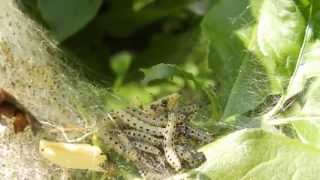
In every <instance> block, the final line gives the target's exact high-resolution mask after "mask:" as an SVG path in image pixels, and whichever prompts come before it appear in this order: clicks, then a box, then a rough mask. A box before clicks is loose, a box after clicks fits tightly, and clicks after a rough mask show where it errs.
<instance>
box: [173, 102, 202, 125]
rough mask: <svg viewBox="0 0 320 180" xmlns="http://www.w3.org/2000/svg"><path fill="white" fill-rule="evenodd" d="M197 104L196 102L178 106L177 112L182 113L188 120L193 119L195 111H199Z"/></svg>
mask: <svg viewBox="0 0 320 180" xmlns="http://www.w3.org/2000/svg"><path fill="white" fill-rule="evenodd" d="M199 108H200V107H199V105H197V104H189V105H185V106H182V107H181V108H178V110H177V113H179V114H184V115H185V116H186V118H187V120H188V121H190V120H193V119H194V118H195V115H196V113H197V112H198V111H199Z"/></svg>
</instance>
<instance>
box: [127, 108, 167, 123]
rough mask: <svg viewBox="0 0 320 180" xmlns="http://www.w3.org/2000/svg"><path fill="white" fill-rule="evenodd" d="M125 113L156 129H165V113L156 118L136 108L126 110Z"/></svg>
mask: <svg viewBox="0 0 320 180" xmlns="http://www.w3.org/2000/svg"><path fill="white" fill-rule="evenodd" d="M126 111H127V112H128V113H130V114H132V115H133V116H135V117H137V118H138V119H139V120H141V121H144V122H146V123H149V124H151V125H153V126H157V127H165V126H166V125H167V122H168V120H167V118H168V117H167V113H165V114H161V115H158V116H155V115H150V114H147V113H145V112H143V111H142V110H140V109H137V108H127V109H126Z"/></svg>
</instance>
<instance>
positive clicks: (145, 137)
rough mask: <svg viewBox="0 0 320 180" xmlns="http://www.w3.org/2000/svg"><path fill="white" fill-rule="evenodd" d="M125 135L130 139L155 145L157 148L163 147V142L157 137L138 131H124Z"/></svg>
mask: <svg viewBox="0 0 320 180" xmlns="http://www.w3.org/2000/svg"><path fill="white" fill-rule="evenodd" d="M123 133H125V134H126V135H127V136H128V137H129V138H132V139H135V140H139V141H144V142H147V143H149V144H152V145H155V146H161V145H162V140H161V139H158V138H156V137H153V136H152V135H150V134H147V133H144V132H140V131H136V130H124V131H123Z"/></svg>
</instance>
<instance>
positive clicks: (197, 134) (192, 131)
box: [184, 125, 213, 144]
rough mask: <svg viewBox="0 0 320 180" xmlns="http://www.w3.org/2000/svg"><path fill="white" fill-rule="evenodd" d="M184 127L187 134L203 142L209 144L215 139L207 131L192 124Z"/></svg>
mask: <svg viewBox="0 0 320 180" xmlns="http://www.w3.org/2000/svg"><path fill="white" fill-rule="evenodd" d="M184 128H185V130H184V133H185V136H187V137H190V138H192V139H195V140H197V141H199V142H200V143H202V144H207V143H210V142H212V141H213V137H212V135H211V134H209V133H207V132H205V131H202V130H200V129H196V128H193V127H191V126H190V125H185V126H184Z"/></svg>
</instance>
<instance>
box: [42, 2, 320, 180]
mask: <svg viewBox="0 0 320 180" xmlns="http://www.w3.org/2000/svg"><path fill="white" fill-rule="evenodd" d="M70 8H71V9H70ZM57 9H59V11H61V13H56V11H57ZM38 11H39V14H41V16H42V17H43V20H44V21H45V22H46V23H47V25H48V26H49V27H51V29H52V33H53V34H54V35H55V36H56V37H57V38H58V40H59V41H60V45H61V47H63V48H65V49H67V50H68V51H71V52H72V53H74V54H75V55H77V56H78V57H79V63H84V64H85V65H86V66H87V67H89V68H88V69H90V71H89V74H90V75H89V76H90V77H89V78H91V79H92V80H93V83H94V84H96V85H101V86H103V87H105V88H106V89H108V90H110V89H109V87H110V84H107V85H106V84H105V83H103V82H104V81H107V82H111V84H113V86H112V88H111V91H112V93H111V94H112V95H108V96H107V97H105V99H104V100H105V101H106V105H105V106H106V109H107V110H109V109H113V108H117V107H122V106H126V105H128V103H130V104H143V103H146V102H150V101H151V100H152V99H153V98H154V97H156V96H162V95H164V94H168V93H171V92H176V91H181V92H187V93H186V95H185V99H192V100H195V101H201V98H199V97H200V96H202V98H203V96H204V97H208V98H207V99H208V101H209V104H210V105H209V106H208V108H207V109H208V112H202V113H203V114H201V117H204V118H199V119H197V120H196V122H195V123H196V124H198V125H200V126H204V127H205V128H207V129H209V130H211V131H213V132H215V131H218V127H219V126H220V125H221V124H223V125H225V126H228V127H232V128H233V130H234V131H235V132H233V133H232V134H230V135H226V134H223V133H221V134H219V136H223V137H222V138H221V139H219V140H218V141H217V142H212V143H211V144H208V145H207V146H205V147H203V148H202V150H203V151H204V152H205V153H206V154H207V158H208V161H207V162H206V163H205V164H203V165H202V166H201V167H200V168H198V169H195V170H192V171H190V172H186V173H184V174H179V175H178V176H191V177H196V176H198V177H201V178H202V177H203V178H209V179H232V178H233V179H250V178H255V179H270V177H272V178H273V179H291V178H292V179H317V177H319V176H320V175H319V173H318V171H319V169H318V166H319V165H320V161H319V159H318V158H317V157H318V155H319V154H318V153H319V149H318V148H319V147H320V133H319V131H320V124H319V122H320V114H319V112H320V106H319V105H320V103H319V102H320V94H319V88H320V87H319V83H320V81H319V75H320V71H319V68H318V67H319V65H320V53H319V52H320V39H319V38H320V26H319V23H320V3H319V2H318V1H316V0H314V1H313V0H300V1H298V0H297V1H293V0H260V1H254V0H237V1H235V0H219V1H205V0H203V1H196V0H178V1H170V0H162V1H160V0H110V1H103V2H100V1H86V0H81V1H68V3H67V4H64V3H62V2H61V1H50V2H49V1H46V0H38ZM75 12H76V14H75ZM95 15H96V16H95ZM86 24H87V26H85V25H86ZM84 26H85V27H84ZM92 72H93V73H92ZM96 75H97V77H96ZM273 97H277V98H273ZM270 99H271V100H270ZM247 127H251V128H252V127H254V128H256V129H253V130H250V129H249V130H239V129H243V128H247ZM288 129H289V130H288ZM280 134H282V135H280ZM224 136H225V137H224ZM286 136H287V137H286ZM289 137H290V138H293V140H292V139H290V138H289Z"/></svg>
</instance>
